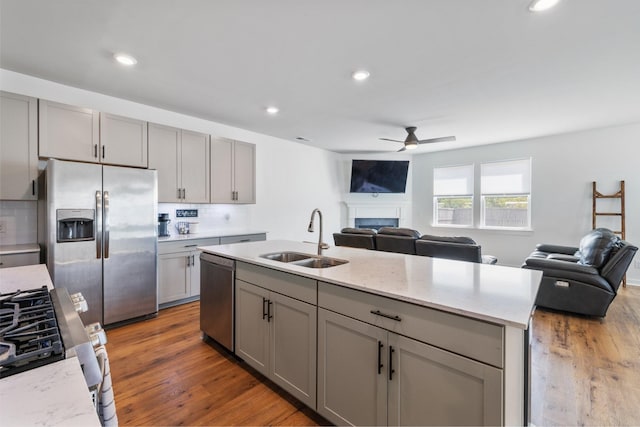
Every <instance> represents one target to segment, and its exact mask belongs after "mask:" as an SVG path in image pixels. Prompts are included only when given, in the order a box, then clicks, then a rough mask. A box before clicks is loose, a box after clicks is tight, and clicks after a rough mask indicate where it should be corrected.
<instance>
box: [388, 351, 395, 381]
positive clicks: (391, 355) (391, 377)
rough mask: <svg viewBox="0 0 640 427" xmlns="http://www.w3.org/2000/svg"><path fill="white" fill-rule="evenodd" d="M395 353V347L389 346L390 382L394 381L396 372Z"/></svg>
mask: <svg viewBox="0 0 640 427" xmlns="http://www.w3.org/2000/svg"><path fill="white" fill-rule="evenodd" d="M393 353H395V350H394V349H393V346H391V345H390V346H389V381H391V380H393V374H394V372H395V369H393Z"/></svg>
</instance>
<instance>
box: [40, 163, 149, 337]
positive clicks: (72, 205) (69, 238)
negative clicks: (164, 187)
mask: <svg viewBox="0 0 640 427" xmlns="http://www.w3.org/2000/svg"><path fill="white" fill-rule="evenodd" d="M41 186H42V187H43V188H42V190H41V191H40V194H41V195H43V197H42V199H40V200H39V203H40V205H39V208H38V214H39V215H42V217H41V218H40V219H39V221H38V225H39V230H38V240H39V242H40V243H41V245H42V247H43V248H44V251H45V259H46V263H47V267H48V269H49V272H50V274H51V278H52V280H53V283H54V286H55V287H56V288H59V287H64V288H67V289H68V290H69V292H70V293H76V292H81V293H82V295H84V298H86V301H87V303H88V306H89V311H87V312H86V313H82V314H81V318H82V320H83V322H84V323H85V324H90V323H95V322H99V323H101V324H103V325H110V324H114V323H118V322H122V321H127V320H130V319H134V318H138V317H143V316H148V315H153V314H156V313H157V311H158V301H157V277H156V276H157V273H156V263H157V261H156V255H157V244H158V243H157V236H156V220H157V175H156V171H153V170H146V169H136V168H127V167H117V166H106V165H98V164H88V163H78V162H68V161H61V160H56V159H50V160H49V161H48V162H47V166H46V169H45V171H44V173H43V174H42V182H41Z"/></svg>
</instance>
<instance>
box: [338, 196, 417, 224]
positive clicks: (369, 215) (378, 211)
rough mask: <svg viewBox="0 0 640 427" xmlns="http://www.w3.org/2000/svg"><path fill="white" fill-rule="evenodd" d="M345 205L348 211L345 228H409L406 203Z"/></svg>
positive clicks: (408, 208) (409, 218)
mask: <svg viewBox="0 0 640 427" xmlns="http://www.w3.org/2000/svg"><path fill="white" fill-rule="evenodd" d="M345 204H346V205H347V211H348V222H347V227H355V228H375V229H376V230H377V229H379V228H380V227H411V209H410V207H411V206H410V204H409V203H407V202H391V203H380V202H378V203H351V202H345Z"/></svg>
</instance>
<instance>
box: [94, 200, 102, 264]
mask: <svg viewBox="0 0 640 427" xmlns="http://www.w3.org/2000/svg"><path fill="white" fill-rule="evenodd" d="M96 216H97V218H96V223H95V224H94V226H93V227H94V233H95V235H96V258H98V259H100V258H102V193H101V192H100V191H96Z"/></svg>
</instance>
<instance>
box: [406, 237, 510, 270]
mask: <svg viewBox="0 0 640 427" xmlns="http://www.w3.org/2000/svg"><path fill="white" fill-rule="evenodd" d="M416 255H422V256H430V257H433V258H446V259H454V260H458V261H468V262H477V263H484V264H495V263H496V262H497V261H498V259H497V258H496V257H494V256H491V255H482V247H481V246H480V245H479V244H477V243H476V242H475V240H473V239H472V238H470V237H464V236H456V237H448V236H433V235H429V234H425V235H423V236H420V238H419V239H418V240H416Z"/></svg>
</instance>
